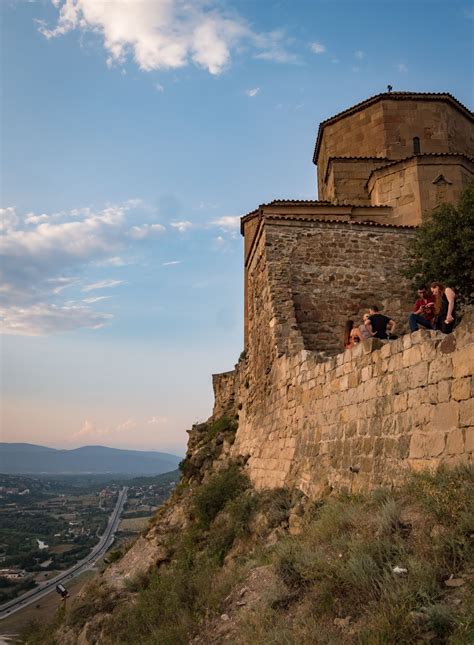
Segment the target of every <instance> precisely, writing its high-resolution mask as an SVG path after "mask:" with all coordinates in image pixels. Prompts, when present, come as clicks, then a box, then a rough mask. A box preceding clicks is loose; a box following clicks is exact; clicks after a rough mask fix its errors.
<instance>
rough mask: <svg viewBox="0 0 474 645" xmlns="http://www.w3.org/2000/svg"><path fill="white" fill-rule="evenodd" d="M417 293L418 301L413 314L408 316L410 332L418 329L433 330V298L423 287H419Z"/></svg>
mask: <svg viewBox="0 0 474 645" xmlns="http://www.w3.org/2000/svg"><path fill="white" fill-rule="evenodd" d="M417 293H418V300H417V301H416V303H415V306H414V307H413V313H411V314H410V315H409V316H408V324H409V326H410V331H411V332H413V331H417V330H418V328H419V327H425V328H426V329H434V323H435V296H434V295H432V294H430V293H429V292H428V289H427V288H426V286H425V285H421V286H420V287H419V288H418V292H417Z"/></svg>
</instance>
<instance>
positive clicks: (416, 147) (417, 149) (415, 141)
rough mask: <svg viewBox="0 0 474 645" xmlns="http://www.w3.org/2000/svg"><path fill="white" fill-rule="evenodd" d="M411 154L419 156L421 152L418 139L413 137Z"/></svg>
mask: <svg viewBox="0 0 474 645" xmlns="http://www.w3.org/2000/svg"><path fill="white" fill-rule="evenodd" d="M413 152H414V153H415V154H416V155H419V154H420V152H421V146H420V137H413Z"/></svg>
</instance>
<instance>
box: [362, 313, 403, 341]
mask: <svg viewBox="0 0 474 645" xmlns="http://www.w3.org/2000/svg"><path fill="white" fill-rule="evenodd" d="M369 314H370V316H369V320H370V324H371V326H372V329H373V331H374V338H380V339H381V340H387V339H394V338H397V336H395V335H394V333H393V332H394V331H395V327H396V326H397V323H396V322H395V321H394V320H392V319H391V318H389V317H388V316H384V315H383V314H381V313H380V312H379V308H378V307H377V305H372V307H371V308H370V309H369Z"/></svg>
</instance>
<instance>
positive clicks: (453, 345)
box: [215, 314, 474, 497]
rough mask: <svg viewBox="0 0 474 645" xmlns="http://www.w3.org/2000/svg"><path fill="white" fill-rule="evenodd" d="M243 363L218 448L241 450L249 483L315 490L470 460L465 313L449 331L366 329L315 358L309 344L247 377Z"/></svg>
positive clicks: (468, 320) (473, 436) (358, 486)
mask: <svg viewBox="0 0 474 645" xmlns="http://www.w3.org/2000/svg"><path fill="white" fill-rule="evenodd" d="M252 370H253V366H252V365H251V363H250V362H249V360H248V359H247V361H241V362H240V363H239V364H238V366H237V368H236V371H235V372H234V377H235V381H234V385H235V391H234V393H233V397H234V398H235V403H236V410H239V428H238V431H237V434H236V439H235V443H234V444H233V446H232V447H229V453H228V454H226V455H224V456H223V458H228V457H229V456H231V457H237V456H239V455H243V456H246V457H247V458H248V459H247V468H248V474H249V476H250V478H251V480H252V482H253V483H254V485H255V486H256V487H257V488H263V487H268V488H275V487H279V486H290V487H297V488H299V489H301V490H302V491H304V492H305V493H306V494H308V495H309V496H311V497H318V496H319V495H321V494H323V493H324V492H327V491H329V490H331V489H336V490H344V489H346V490H352V491H356V490H362V489H371V488H373V487H376V486H381V485H384V486H390V485H397V484H399V483H401V482H402V481H403V479H404V477H405V475H406V473H407V471H409V470H419V469H422V468H427V467H434V466H437V465H438V464H441V463H443V464H447V465H453V464H457V463H470V462H472V459H473V451H474V398H473V395H474V377H473V374H474V315H472V314H466V315H465V317H464V319H463V321H462V322H461V324H460V325H459V326H458V328H457V329H456V330H455V332H454V333H453V334H451V335H449V336H444V335H442V334H441V333H440V332H430V331H424V330H421V331H418V332H416V333H414V334H407V335H405V336H403V337H401V338H400V339H398V340H396V341H391V342H383V341H378V340H375V339H371V340H369V341H365V342H364V343H362V344H361V345H359V346H357V347H355V348H354V349H352V350H347V351H345V352H344V353H341V354H338V355H337V356H334V357H333V358H330V359H327V360H325V361H323V362H321V356H320V354H317V353H316V352H309V351H306V350H302V351H300V352H298V353H296V354H293V355H288V354H284V355H282V356H280V357H279V358H277V359H276V360H275V361H274V364H273V366H272V369H271V371H270V372H269V373H268V375H267V380H266V381H265V382H264V383H260V382H257V381H255V380H253V382H252V379H251V378H250V374H251V372H252ZM215 378H217V379H218V378H219V377H218V376H217V377H215ZM225 378H226V379H227V380H228V379H229V374H228V373H226V375H225ZM216 404H218V405H221V406H222V404H223V402H222V401H221V402H220V403H218V402H217V401H216Z"/></svg>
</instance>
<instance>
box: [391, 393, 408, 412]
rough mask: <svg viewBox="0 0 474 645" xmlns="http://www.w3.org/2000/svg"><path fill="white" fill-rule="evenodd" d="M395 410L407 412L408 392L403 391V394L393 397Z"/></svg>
mask: <svg viewBox="0 0 474 645" xmlns="http://www.w3.org/2000/svg"><path fill="white" fill-rule="evenodd" d="M392 405H393V412H394V413H398V412H405V410H406V409H407V407H408V394H407V393H406V392H403V393H402V394H397V395H395V396H394V397H393V399H392Z"/></svg>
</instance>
